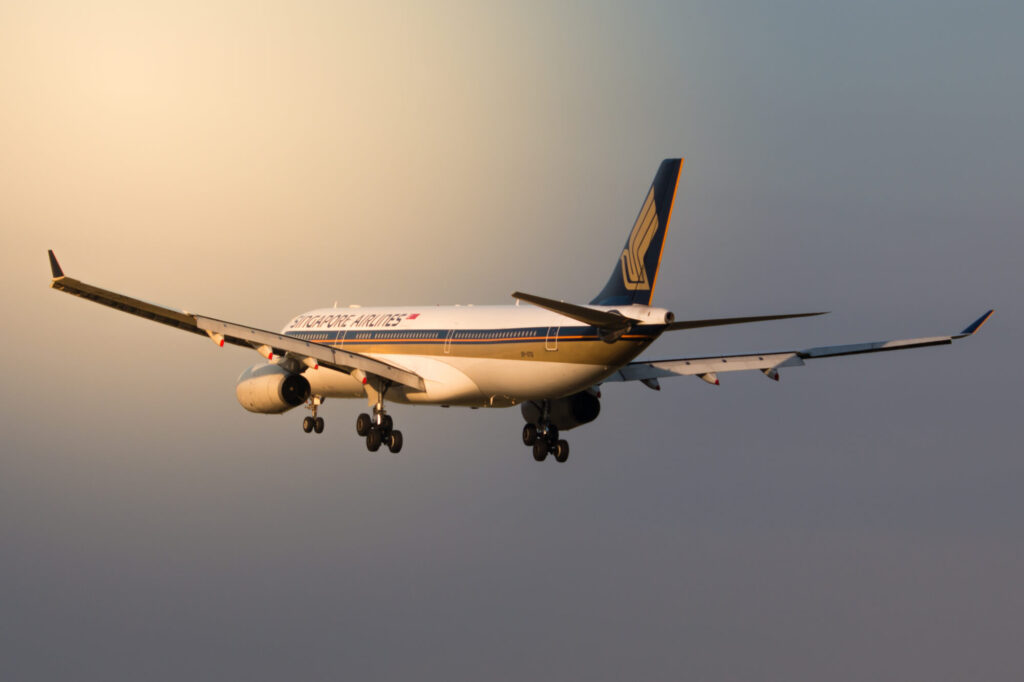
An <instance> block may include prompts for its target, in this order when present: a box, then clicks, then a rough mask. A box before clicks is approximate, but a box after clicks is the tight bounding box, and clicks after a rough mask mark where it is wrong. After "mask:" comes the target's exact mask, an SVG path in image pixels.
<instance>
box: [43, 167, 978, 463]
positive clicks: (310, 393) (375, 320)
mask: <svg viewBox="0 0 1024 682" xmlns="http://www.w3.org/2000/svg"><path fill="white" fill-rule="evenodd" d="M682 165H683V160H682V159H666V160H665V161H663V162H662V163H661V166H660V167H659V168H658V171H657V174H656V175H655V176H654V182H653V183H651V187H650V189H649V190H648V191H647V194H646V195H645V196H644V200H643V204H642V205H641V207H640V212H639V214H638V215H637V218H636V221H635V222H634V224H633V227H632V229H631V230H630V233H629V237H628V238H627V240H626V244H625V247H624V248H623V250H622V252H621V253H620V254H619V255H618V258H617V259H616V261H615V267H614V269H613V270H612V274H611V277H610V278H609V279H608V283H607V284H605V286H604V288H603V289H601V291H600V292H599V293H598V294H597V296H595V297H594V299H593V300H592V301H591V302H590V303H589V304H588V305H585V306H584V305H575V304H572V303H564V302H561V301H556V300H551V299H548V298H541V297H540V296H533V295H530V294H524V293H519V292H516V293H514V294H512V296H513V297H514V298H516V299H517V301H516V304H515V305H506V306H444V307H438V306H435V307H413V306H406V307H398V308H359V307H351V308H340V309H339V308H324V309H318V310H311V311H309V312H305V313H302V314H301V315H299V316H297V317H295V318H294V319H292V320H291V321H290V322H289V323H288V324H287V325H285V327H284V329H282V330H281V332H280V333H275V332H271V331H264V330H262V329H256V328H254V327H247V326H245V325H241V324H235V323H233V322H225V321H223V320H217V319H213V318H210V317H204V316H203V315H196V314H194V313H189V312H186V311H184V310H176V309H173V308H165V307H163V306H159V305H154V304H152V303H147V302H145V301H140V300H138V299H135V298H130V297H128V296H124V295H122V294H118V293H115V292H112V291H108V290H105V289H101V288H99V287H96V286H93V285H90V284H85V283H83V282H80V281H78V280H75V279H72V278H70V277H67V276H65V275H64V272H63V271H62V270H61V267H60V265H59V264H58V263H57V259H56V258H55V257H54V255H53V251H50V267H51V270H52V271H53V282H52V284H51V286H52V287H53V288H55V289H60V290H61V291H65V292H67V293H69V294H74V295H76V296H81V297H82V298H86V299H89V300H91V301H95V302H97V303H102V304H103V305H106V306H110V307H112V308H116V309H118V310H122V311H124V312H127V313H131V314H133V315H138V316H140V317H145V318H148V319H150V320H153V321H155V322H161V323H163V324H166V325H170V326H172V327H178V328H179V329H184V330H185V331H189V332H192V333H193V334H198V335H201V336H208V337H209V338H210V339H212V340H213V342H214V343H216V344H217V345H218V346H223V345H224V344H225V343H230V344H234V345H236V346H243V347H249V348H253V349H255V350H256V351H257V352H258V353H259V354H260V355H262V356H263V358H264V359H265V361H264V362H261V363H260V364H258V365H255V366H253V367H251V368H249V369H247V370H246V371H244V372H243V373H242V375H241V376H240V377H239V379H238V384H237V387H236V393H237V396H238V402H240V403H241V404H242V407H244V408H245V409H247V410H249V411H251V412H261V413H268V414H278V413H282V412H286V411H288V410H290V409H292V408H294V407H298V406H299V405H303V404H305V406H306V408H307V409H309V410H310V411H311V416H307V417H306V418H305V419H303V421H302V429H303V431H305V432H306V433H309V432H316V433H321V432H322V431H323V430H324V420H323V417H320V416H319V415H318V411H319V408H320V405H321V404H322V403H323V401H324V400H325V399H327V398H365V399H367V401H368V404H369V406H370V407H371V408H372V409H371V413H370V414H367V413H363V414H360V415H359V416H358V418H357V419H356V432H357V433H358V434H359V435H360V436H361V437H363V438H365V439H366V447H367V448H368V449H369V450H371V451H376V450H378V449H380V447H381V446H382V445H386V446H387V447H388V449H389V450H391V452H398V451H399V450H401V449H402V432H401V431H399V430H397V429H395V428H394V423H393V421H392V418H391V416H390V415H389V414H387V412H386V411H385V409H384V405H385V401H392V402H397V403H408V404H413V405H442V406H446V407H447V406H450V405H459V406H468V407H474V408H475V407H511V406H513V405H520V406H521V410H522V414H523V417H524V418H525V420H526V425H525V426H524V427H523V443H524V444H525V445H527V446H528V447H530V448H532V450H533V457H534V459H536V460H537V461H543V460H544V459H546V458H547V456H548V455H549V454H553V455H554V458H555V459H556V460H557V461H559V462H564V461H565V460H566V459H567V458H568V457H569V444H568V443H567V442H566V441H565V440H563V439H560V438H559V434H560V433H561V432H562V431H568V430H569V429H572V428H575V427H577V426H580V425H582V424H586V423H588V422H591V421H593V420H594V419H596V418H597V416H598V413H599V412H600V408H601V403H600V397H601V393H600V390H599V389H600V386H601V384H603V383H605V382H615V381H639V382H642V383H643V384H644V385H646V386H648V387H649V388H653V389H659V388H660V386H659V384H658V381H659V380H660V379H663V378H668V377H675V376H695V377H698V378H700V379H703V380H704V381H706V382H708V383H710V384H714V385H718V375H719V374H722V373H723V372H736V371H744V370H755V371H759V372H761V373H763V374H764V375H765V376H766V377H768V378H769V379H774V380H776V381H778V379H779V369H780V368H782V367H797V366H800V365H803V364H804V361H805V360H809V359H817V358H827V357H836V356H841V355H854V354H860V353H876V352H880V351H891V350H902V349H905V348H921V347H923V346H938V345H943V344H949V343H952V341H953V340H954V339H960V338H964V337H966V336H970V335H972V334H974V333H975V332H976V331H978V329H979V328H980V327H981V325H982V324H984V323H985V321H986V320H988V318H989V316H990V315H991V314H992V311H991V310H990V311H988V312H987V313H985V314H984V315H982V316H981V317H980V318H978V319H977V320H976V321H974V322H973V323H972V324H971V325H970V326H968V327H967V328H966V329H964V330H963V331H962V332H960V333H959V334H952V335H949V336H934V337H928V338H919V339H903V340H896V341H880V342H877V343H859V344H853V345H845V346H825V347H821V348H810V349H806V350H791V351H784V352H773V353H754V354H750V355H726V356H716V357H699V358H697V357H695V358H679V359H670V360H653V361H641V362H634V361H633V359H634V358H635V357H636V356H637V355H639V354H640V353H641V352H642V351H643V350H644V349H646V348H647V347H648V346H649V345H651V343H652V342H654V340H655V339H657V338H658V337H659V336H661V335H662V334H664V333H665V332H671V331H677V330H681V329H695V328H698V327H711V326H716V325H727V324H740V323H744V322H761V321H765V320H781V319H785V318H794V317H807V316H811V315H821V314H823V313H800V314H792V315H760V316H755V317H732V318H720V319H709V320H676V319H675V316H674V315H673V314H672V313H671V312H669V311H668V310H665V309H664V308H655V307H652V306H651V296H652V295H653V293H654V288H655V284H656V283H657V278H658V266H659V264H660V261H661V253H662V248H663V247H664V245H665V233H666V232H667V230H668V226H669V223H670V221H671V219H672V207H673V204H674V202H675V197H676V188H677V186H678V182H679V173H680V169H681V168H682ZM520 302H523V303H526V304H527V305H522V306H521V305H519V303H520Z"/></svg>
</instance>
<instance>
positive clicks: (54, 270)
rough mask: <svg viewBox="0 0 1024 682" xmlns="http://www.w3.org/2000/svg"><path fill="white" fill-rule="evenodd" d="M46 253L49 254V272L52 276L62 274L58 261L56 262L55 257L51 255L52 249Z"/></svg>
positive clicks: (60, 275) (56, 276)
mask: <svg viewBox="0 0 1024 682" xmlns="http://www.w3.org/2000/svg"><path fill="white" fill-rule="evenodd" d="M47 253H49V254H50V272H52V273H53V278H54V279H57V278H58V277H63V276H64V271H63V270H61V269H60V263H58V262H57V257H56V256H54V255H53V249H50V250H49V251H48V252H47Z"/></svg>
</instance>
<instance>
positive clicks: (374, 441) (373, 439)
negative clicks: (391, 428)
mask: <svg viewBox="0 0 1024 682" xmlns="http://www.w3.org/2000/svg"><path fill="white" fill-rule="evenodd" d="M383 442H384V435H383V434H382V433H381V432H380V429H378V428H376V427H374V428H372V429H370V431H369V433H367V434H366V449H367V450H369V451H370V452H377V451H378V450H380V446H381V443H383Z"/></svg>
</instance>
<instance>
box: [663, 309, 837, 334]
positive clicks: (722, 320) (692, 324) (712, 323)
mask: <svg viewBox="0 0 1024 682" xmlns="http://www.w3.org/2000/svg"><path fill="white" fill-rule="evenodd" d="M815 315H828V312H827V311H826V312H823V313H793V314H791V315H757V316H755V317H719V318H716V319H711V320H679V321H678V322H673V323H672V324H670V325H668V326H667V327H666V328H665V331H667V332H672V331H677V330H679V329H697V328H699V327H720V326H722V325H726V324H745V323H747V322H768V321H770V320H789V319H792V318H794V317H814V316H815Z"/></svg>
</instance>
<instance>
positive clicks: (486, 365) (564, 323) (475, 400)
mask: <svg viewBox="0 0 1024 682" xmlns="http://www.w3.org/2000/svg"><path fill="white" fill-rule="evenodd" d="M593 308H594V309H595V310H605V311H608V310H613V308H611V307H607V306H605V307H600V306H594V307H593ZM614 310H617V311H618V312H619V313H621V314H623V315H625V316H627V317H629V318H633V319H636V320H637V325H636V326H635V327H634V328H633V329H632V330H630V331H629V332H628V333H627V334H625V335H623V336H622V338H620V339H619V340H617V341H616V342H615V343H606V342H605V341H603V340H602V339H601V338H600V336H599V331H598V330H597V329H596V328H595V327H592V326H587V325H586V324H584V323H582V322H578V321H576V320H574V319H571V318H568V317H565V316H563V315H560V314H558V313H554V312H549V311H547V310H543V309H541V308H536V307H534V306H529V305H523V306H471V305H470V306H430V307H411V306H410V307H402V308H398V307H391V308H357V307H350V308H324V309H319V310H312V311H309V312H307V313H303V314H302V315H299V316H297V317H295V318H294V319H293V320H291V321H290V322H289V323H288V324H287V325H286V326H285V327H284V329H283V330H282V332H281V333H282V334H285V335H287V336H293V337H296V338H301V339H305V340H308V341H315V342H317V343H321V344H325V345H329V346H331V347H333V348H338V349H342V350H346V351H352V352H356V353H360V354H362V355H366V356H369V357H372V358H376V359H379V360H382V361H384V362H387V363H390V364H393V365H395V366H398V367H401V368H404V369H407V370H409V371H411V372H414V373H416V374H418V375H420V376H421V377H423V380H424V384H425V390H423V391H418V390H414V389H411V388H408V387H405V386H398V385H396V386H393V387H391V388H390V389H389V391H388V394H387V397H388V400H391V401H396V402H406V403H421V404H442V405H468V406H486V407H507V406H511V405H515V404H517V403H520V402H523V401H525V400H541V399H545V398H557V397H561V396H565V395H570V394H573V393H576V392H578V391H581V390H584V389H586V388H589V387H590V386H593V385H594V384H596V383H599V382H600V381H601V380H602V379H604V378H605V377H607V376H608V375H610V374H611V373H613V372H615V371H616V370H617V369H618V368H619V367H621V366H622V365H624V364H626V363H627V362H629V361H630V360H632V359H633V358H634V357H636V355H638V354H639V353H640V352H641V351H642V350H643V349H644V348H646V347H647V346H648V345H650V343H651V342H652V341H654V339H655V338H657V337H658V335H659V334H660V333H661V332H662V330H663V329H664V324H663V323H664V319H665V314H666V312H667V311H664V310H661V309H658V308H650V307H647V306H620V307H617V308H614ZM303 375H304V376H305V377H306V379H307V380H308V381H309V383H310V387H311V389H312V392H313V394H314V395H320V396H322V397H334V398H360V397H363V396H365V395H366V391H365V388H364V386H363V383H362V382H361V380H360V379H359V377H358V374H345V373H343V372H338V371H333V370H330V369H326V368H319V369H307V370H306V371H305V372H304V374H303Z"/></svg>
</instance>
